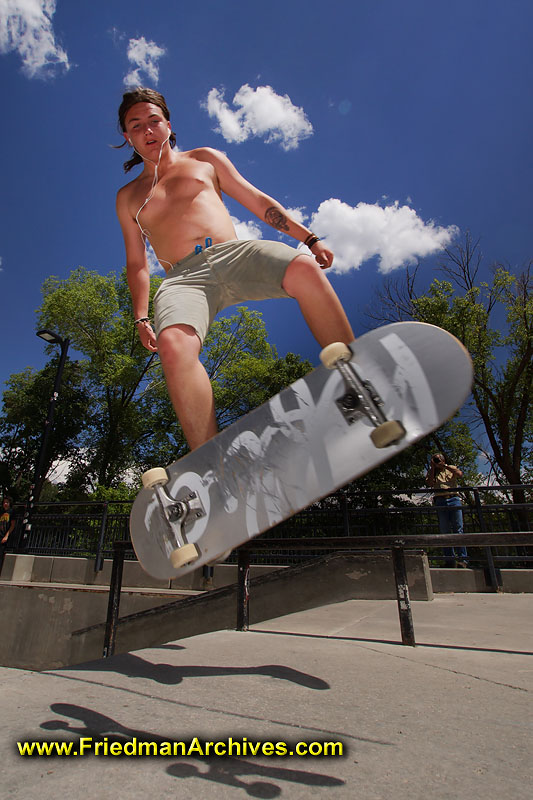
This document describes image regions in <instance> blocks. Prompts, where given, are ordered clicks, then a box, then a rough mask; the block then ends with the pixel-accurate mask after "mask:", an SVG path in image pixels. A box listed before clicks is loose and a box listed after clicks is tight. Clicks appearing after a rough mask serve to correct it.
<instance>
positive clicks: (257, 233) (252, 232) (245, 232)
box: [231, 217, 263, 240]
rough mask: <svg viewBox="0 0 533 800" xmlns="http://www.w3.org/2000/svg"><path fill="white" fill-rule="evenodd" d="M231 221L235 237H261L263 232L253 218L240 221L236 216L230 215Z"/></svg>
mask: <svg viewBox="0 0 533 800" xmlns="http://www.w3.org/2000/svg"><path fill="white" fill-rule="evenodd" d="M231 221H232V222H233V227H234V228H235V233H236V234H237V239H244V240H249V239H262V238H263V234H262V233H261V229H260V227H259V225H258V224H257V223H256V222H254V221H253V220H249V221H248V222H241V221H240V219H237V217H232V218H231Z"/></svg>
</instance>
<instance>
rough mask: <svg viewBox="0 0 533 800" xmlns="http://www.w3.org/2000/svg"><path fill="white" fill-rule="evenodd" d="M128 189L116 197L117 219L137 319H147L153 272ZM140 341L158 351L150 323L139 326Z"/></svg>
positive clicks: (140, 323)
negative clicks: (149, 267)
mask: <svg viewBox="0 0 533 800" xmlns="http://www.w3.org/2000/svg"><path fill="white" fill-rule="evenodd" d="M127 188H128V187H127V186H125V187H123V188H122V189H121V190H120V191H119V193H118V194H117V216H118V219H119V222H120V227H121V228H122V235H123V237H124V245H125V248H126V274H127V278H128V286H129V290H130V294H131V302H132V306H133V317H134V319H142V318H143V317H148V305H149V301H150V271H149V269H148V261H147V258H146V248H145V246H144V242H143V240H142V237H141V232H140V230H139V226H138V225H137V222H136V221H135V220H134V219H133V217H132V216H131V214H130V212H129V209H128V201H127V191H126V190H127ZM137 331H138V333H139V338H140V340H141V342H142V344H143V345H144V347H146V349H147V350H150V352H152V353H154V352H155V351H156V350H157V344H156V336H155V333H154V331H153V330H152V327H151V325H150V323H149V322H139V323H138V324H137Z"/></svg>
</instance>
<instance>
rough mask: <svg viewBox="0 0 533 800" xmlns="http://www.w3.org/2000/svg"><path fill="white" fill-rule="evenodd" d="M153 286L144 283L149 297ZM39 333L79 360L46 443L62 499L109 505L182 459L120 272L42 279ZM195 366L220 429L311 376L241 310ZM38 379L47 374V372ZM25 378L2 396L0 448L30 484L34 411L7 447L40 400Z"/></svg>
mask: <svg viewBox="0 0 533 800" xmlns="http://www.w3.org/2000/svg"><path fill="white" fill-rule="evenodd" d="M160 280H161V279H160V278H157V277H154V278H152V287H151V294H152V296H153V294H154V293H155V291H156V290H157V288H158V286H159V284H160ZM38 325H39V327H42V328H50V329H53V330H55V331H57V332H58V333H59V334H60V335H61V336H63V337H69V338H70V340H71V352H76V353H77V356H78V361H77V362H75V364H76V366H75V369H74V366H73V365H72V364H71V365H70V370H71V375H72V380H75V381H77V383H76V391H77V392H78V395H76V397H77V403H76V402H74V401H73V400H72V398H70V399H69V396H68V393H67V389H68V386H67V385H65V384H64V385H63V387H62V389H61V395H62V396H63V397H64V398H65V401H64V402H63V404H62V406H61V414H59V413H58V415H57V417H58V423H57V428H56V425H54V428H55V434H54V435H55V436H56V438H57V437H59V436H60V435H62V436H63V439H62V440H61V441H64V444H63V445H62V446H61V447H60V446H59V445H58V444H55V445H54V446H53V447H51V448H50V454H49V458H48V462H49V464H50V463H51V462H52V460H55V459H57V458H58V457H59V458H64V459H65V460H68V462H69V465H70V471H69V474H68V477H67V479H66V487H65V489H64V493H63V496H64V497H70V498H72V497H79V496H80V494H82V493H87V494H93V493H94V492H96V493H97V494H98V492H100V493H102V492H103V494H102V497H103V496H104V495H105V496H110V495H109V491H111V490H117V491H119V492H120V493H121V496H122V495H123V494H124V493H125V492H126V490H125V489H124V481H126V483H127V482H128V480H129V482H131V481H135V480H136V478H137V477H138V475H139V474H140V473H141V472H142V471H143V470H145V469H146V468H147V467H149V466H154V464H167V463H169V462H170V461H173V460H175V459H176V458H178V457H180V456H181V455H184V454H185V452H186V451H187V445H186V442H185V440H184V437H183V434H182V431H181V428H180V426H179V424H178V422H177V420H176V416H175V414H174V411H173V409H172V407H171V404H170V401H169V398H168V394H167V391H166V386H165V382H164V378H163V375H162V370H161V366H160V363H159V359H158V358H157V356H154V355H153V354H150V353H149V352H148V351H147V350H145V349H144V348H143V347H142V345H141V344H140V341H139V339H138V336H137V332H136V331H135V328H134V326H133V324H132V309H131V302H130V295H129V290H128V287H127V280H126V276H125V272H122V273H121V274H120V275H116V274H115V273H110V274H109V275H107V276H103V275H100V274H99V273H97V272H94V271H88V270H85V269H84V268H82V267H80V268H78V269H76V270H74V271H73V272H72V273H71V275H70V276H69V277H68V278H66V279H63V280H61V279H58V278H55V277H51V278H48V279H47V280H46V281H45V283H44V285H43V303H42V306H41V308H40V309H39V311H38ZM51 352H53V350H51ZM202 359H203V361H204V363H205V366H206V369H207V370H208V373H209V376H210V378H211V381H212V385H213V389H214V393H215V398H216V403H217V416H218V423H219V426H220V428H223V427H225V426H226V425H229V424H231V423H232V422H233V421H235V420H236V419H237V418H238V417H240V416H242V415H243V414H245V413H247V412H248V411H250V410H251V409H252V408H254V407H255V406H256V405H258V404H260V403H262V402H265V401H266V400H267V399H268V398H269V397H270V396H271V395H272V394H274V393H275V392H277V391H279V390H280V389H281V388H283V387H284V386H286V385H287V384H289V383H290V382H292V381H293V380H296V378H299V377H301V376H302V375H304V374H305V373H306V372H308V371H309V369H311V364H310V363H309V362H307V361H303V360H301V359H300V358H299V357H298V356H296V355H294V354H291V353H289V354H287V355H286V356H285V357H284V358H279V357H278V355H277V353H276V350H275V348H274V347H272V346H271V345H270V344H269V343H268V341H267V333H266V329H265V326H264V323H263V321H262V318H261V315H260V314H259V313H257V312H253V311H250V310H248V309H246V308H244V307H243V308H239V309H237V311H236V312H235V313H234V314H233V315H232V316H229V317H222V318H220V319H218V320H216V321H215V323H214V324H213V326H212V329H211V331H210V333H209V335H208V337H207V338H206V341H205V344H204V348H203V352H202ZM44 371H45V372H46V373H47V374H48V372H50V373H52V372H54V363H53V362H50V364H49V365H47V367H46V368H45V370H44ZM30 378H31V374H30V373H28V375H26V376H25V377H24V378H22V377H20V378H17V376H12V379H11V383H10V386H9V388H8V391H7V393H6V395H5V413H7V412H8V411H9V413H10V415H11V416H10V418H9V420H8V421H6V425H7V427H5V429H2V430H0V436H1V437H2V438H1V439H0V445H1V446H2V448H3V452H4V454H5V453H8V454H9V460H10V464H12V466H13V467H14V469H15V470H16V471H17V472H19V473H24V474H26V473H28V474H30V475H31V474H32V468H33V464H34V463H35V456H36V446H37V445H36V442H37V441H38V439H39V436H40V431H41V430H42V422H41V418H40V417H39V415H38V413H37V412H38V411H39V409H38V405H39V404H38V403H37V404H36V408H35V409H33V410H34V411H35V413H33V415H32V413H30V412H29V411H28V414H27V416H26V422H25V427H24V428H22V427H20V426H19V427H20V430H19V432H18V438H17V439H13V443H12V444H10V440H9V436H10V435H11V437H12V438H13V435H14V433H15V431H16V430H17V429H16V426H17V425H18V424H19V422H18V418H17V413H18V414H20V413H22V409H24V408H26V406H27V402H28V398H31V397H32V396H33V397H34V398H35V397H37V396H42V391H41V390H40V389H39V390H36V389H35V387H34V386H33V385H32V382H31V380H30ZM65 381H66V382H67V383H68V381H67V378H65ZM82 401H83V402H82ZM80 403H82V405H80ZM8 423H9V424H8ZM63 427H64V428H65V431H63V432H62V428H63ZM67 431H68V436H67ZM22 437H25V438H22ZM29 442H32V443H33V446H32V447H30V446H29V444H28V443H29ZM17 459H18V460H17ZM29 482H31V479H30V480H29ZM126 493H127V492H126ZM98 496H100V495H98Z"/></svg>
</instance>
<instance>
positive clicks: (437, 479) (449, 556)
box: [426, 453, 468, 569]
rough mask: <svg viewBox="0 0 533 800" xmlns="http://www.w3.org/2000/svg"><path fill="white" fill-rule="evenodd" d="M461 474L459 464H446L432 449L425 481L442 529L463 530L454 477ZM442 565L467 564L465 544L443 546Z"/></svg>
mask: <svg viewBox="0 0 533 800" xmlns="http://www.w3.org/2000/svg"><path fill="white" fill-rule="evenodd" d="M462 477H463V473H462V471H461V470H460V469H459V467H456V466H453V465H452V464H447V463H446V459H445V458H444V456H443V454H442V453H435V454H434V455H433V456H432V457H431V463H430V466H429V470H428V472H427V475H426V484H427V485H428V486H430V487H431V488H432V489H433V490H434V494H433V504H434V505H435V506H437V514H438V519H439V530H440V532H441V533H463V512H462V501H461V498H460V497H459V495H458V493H457V481H458V479H460V478H462ZM443 550H444V559H445V562H444V566H445V567H455V566H457V567H462V568H463V569H466V568H467V567H468V551H467V549H466V547H444V548H443Z"/></svg>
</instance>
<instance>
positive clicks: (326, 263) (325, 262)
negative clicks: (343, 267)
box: [311, 241, 333, 269]
mask: <svg viewBox="0 0 533 800" xmlns="http://www.w3.org/2000/svg"><path fill="white" fill-rule="evenodd" d="M311 252H312V254H313V255H314V257H315V258H316V260H317V261H318V263H319V264H320V266H321V267H322V269H328V267H331V265H332V264H333V253H332V251H331V250H330V249H329V247H326V245H325V244H324V242H321V241H319V242H315V244H314V245H313V246H312V247H311Z"/></svg>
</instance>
